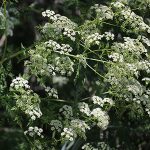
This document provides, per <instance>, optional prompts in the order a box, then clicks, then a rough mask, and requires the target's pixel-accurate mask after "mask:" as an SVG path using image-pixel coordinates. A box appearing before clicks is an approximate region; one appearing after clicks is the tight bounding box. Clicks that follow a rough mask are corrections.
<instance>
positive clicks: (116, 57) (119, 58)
mask: <svg viewBox="0 0 150 150" xmlns="http://www.w3.org/2000/svg"><path fill="white" fill-rule="evenodd" d="M108 57H109V58H111V59H112V61H114V62H123V55H122V54H119V53H115V52H112V53H111V54H110V55H109V56H108Z"/></svg>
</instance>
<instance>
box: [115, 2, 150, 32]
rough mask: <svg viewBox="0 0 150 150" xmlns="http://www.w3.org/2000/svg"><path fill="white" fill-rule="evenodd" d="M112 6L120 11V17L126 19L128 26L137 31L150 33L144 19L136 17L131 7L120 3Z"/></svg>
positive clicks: (149, 28)
mask: <svg viewBox="0 0 150 150" xmlns="http://www.w3.org/2000/svg"><path fill="white" fill-rule="evenodd" d="M112 6H113V7H114V8H116V9H117V11H119V13H120V15H121V16H122V17H123V18H124V19H125V21H126V24H127V23H128V25H130V26H131V28H133V29H134V30H136V31H141V30H142V31H147V32H148V33H150V27H149V26H148V25H147V24H146V23H145V22H144V20H143V18H142V17H140V16H138V15H136V14H135V13H134V12H133V11H132V10H131V9H130V8H129V7H127V6H125V5H124V4H122V3H120V2H114V3H112Z"/></svg>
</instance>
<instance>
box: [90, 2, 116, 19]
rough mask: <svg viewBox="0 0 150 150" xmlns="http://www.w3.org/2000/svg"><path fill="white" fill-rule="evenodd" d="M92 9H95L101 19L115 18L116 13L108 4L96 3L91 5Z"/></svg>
mask: <svg viewBox="0 0 150 150" xmlns="http://www.w3.org/2000/svg"><path fill="white" fill-rule="evenodd" d="M91 9H94V10H95V12H96V15H97V18H98V19H100V20H107V19H111V20H112V19H113V16H114V14H113V12H112V10H111V9H110V8H109V7H107V6H104V5H99V4H95V5H94V6H92V7H91Z"/></svg>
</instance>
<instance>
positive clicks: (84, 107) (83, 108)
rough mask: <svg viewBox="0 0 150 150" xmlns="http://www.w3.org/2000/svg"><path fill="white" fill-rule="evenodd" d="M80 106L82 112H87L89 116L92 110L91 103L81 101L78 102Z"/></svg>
mask: <svg viewBox="0 0 150 150" xmlns="http://www.w3.org/2000/svg"><path fill="white" fill-rule="evenodd" d="M78 108H79V110H80V112H82V113H84V114H86V115H87V116H90V113H91V111H90V108H89V105H88V104H87V103H85V102H80V103H79V104H78Z"/></svg>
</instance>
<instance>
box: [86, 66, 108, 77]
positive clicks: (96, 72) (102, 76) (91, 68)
mask: <svg viewBox="0 0 150 150" xmlns="http://www.w3.org/2000/svg"><path fill="white" fill-rule="evenodd" d="M86 65H87V66H88V67H89V68H90V69H91V70H93V71H94V72H95V73H96V74H97V75H98V76H100V77H101V78H103V79H105V77H104V76H102V75H101V74H99V73H98V72H97V71H96V70H95V69H94V68H92V67H91V66H90V65H89V64H88V63H86Z"/></svg>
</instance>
